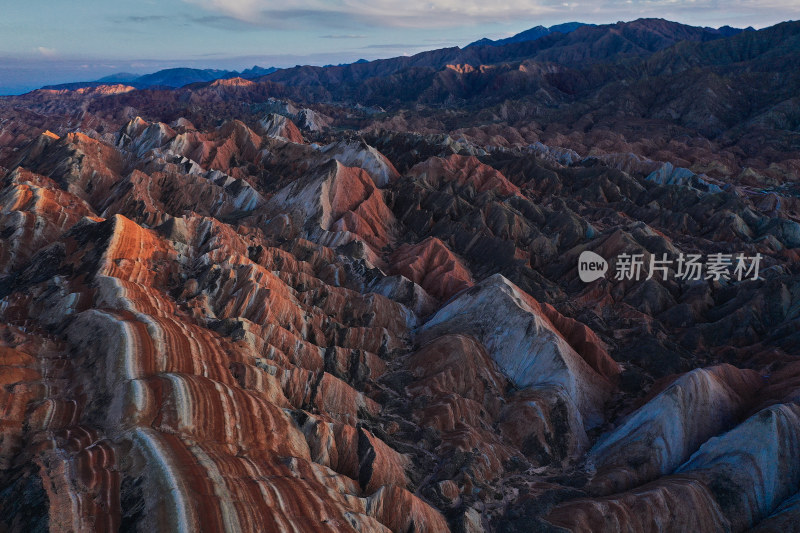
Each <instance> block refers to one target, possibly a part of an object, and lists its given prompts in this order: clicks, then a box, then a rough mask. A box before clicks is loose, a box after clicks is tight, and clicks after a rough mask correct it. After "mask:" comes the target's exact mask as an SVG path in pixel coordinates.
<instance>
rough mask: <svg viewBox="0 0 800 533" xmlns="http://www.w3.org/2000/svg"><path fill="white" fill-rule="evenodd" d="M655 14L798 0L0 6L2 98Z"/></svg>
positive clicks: (785, 15)
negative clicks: (54, 87) (119, 78)
mask: <svg viewBox="0 0 800 533" xmlns="http://www.w3.org/2000/svg"><path fill="white" fill-rule="evenodd" d="M641 17H659V18H666V19H669V20H674V21H677V22H682V23H686V24H692V25H696V26H713V27H719V26H722V25H726V24H727V25H730V26H735V27H747V26H753V27H755V28H764V27H767V26H771V25H773V24H776V23H778V22H781V21H784V20H797V19H800V2H798V0H730V1H726V0H600V1H595V2H588V1H584V0H575V1H573V0H506V1H504V2H503V3H502V5H498V4H497V3H495V2H490V1H487V0H391V1H390V0H372V1H366V0H328V1H322V0H281V1H276V0H114V1H109V0H73V1H71V2H65V1H63V0H55V1H54V0H0V94H18V93H22V92H26V91H29V90H32V89H35V88H38V87H41V86H42V85H47V84H55V83H65V82H71V81H89V80H95V79H98V78H100V77H103V76H107V75H110V74H115V73H119V72H131V73H137V74H145V73H150V72H155V71H157V70H160V69H163V68H172V67H179V66H180V67H196V68H224V69H235V70H240V69H243V68H248V67H251V66H253V65H259V66H262V67H269V66H275V67H290V66H294V65H298V64H302V65H324V64H338V63H349V62H353V61H355V60H357V59H361V58H364V59H369V60H371V59H378V58H382V57H394V56H398V55H404V54H409V55H410V54H415V53H417V52H421V51H423V50H430V49H435V48H443V47H446V46H464V45H465V44H468V43H470V42H472V41H475V40H477V39H479V38H481V37H488V38H491V39H497V38H503V37H508V36H510V35H513V34H515V33H518V32H520V31H523V30H526V29H528V28H531V27H533V26H537V25H540V24H541V25H544V26H550V25H553V24H559V23H562V22H569V21H580V22H591V23H595V24H604V23H613V22H617V21H621V20H624V21H629V20H634V19H637V18H641Z"/></svg>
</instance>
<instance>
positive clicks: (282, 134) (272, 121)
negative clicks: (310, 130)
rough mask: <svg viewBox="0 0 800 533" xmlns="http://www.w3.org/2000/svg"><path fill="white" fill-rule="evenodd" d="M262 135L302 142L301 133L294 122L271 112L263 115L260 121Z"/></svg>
mask: <svg viewBox="0 0 800 533" xmlns="http://www.w3.org/2000/svg"><path fill="white" fill-rule="evenodd" d="M259 124H260V126H261V128H262V130H263V131H264V135H266V136H267V137H271V138H273V139H280V140H283V141H289V142H293V143H298V144H302V143H304V142H305V141H304V140H303V134H302V133H300V130H299V129H297V126H295V125H294V122H292V121H291V120H289V119H288V118H286V117H284V116H282V115H276V114H275V113H272V114H270V115H268V116H267V117H265V118H264V119H263V120H262V121H261V122H260V123H259Z"/></svg>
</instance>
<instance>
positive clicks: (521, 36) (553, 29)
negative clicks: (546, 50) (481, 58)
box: [464, 22, 594, 48]
mask: <svg viewBox="0 0 800 533" xmlns="http://www.w3.org/2000/svg"><path fill="white" fill-rule="evenodd" d="M581 26H594V24H586V23H584V22H565V23H563V24H556V25H555V26H550V27H549V28H546V27H544V26H535V27H533V28H531V29H529V30H525V31H523V32H520V33H518V34H516V35H512V36H511V37H507V38H505V39H497V40H495V41H493V40H491V39H487V38H486V37H484V38H483V39H478V40H477V41H475V42H472V43H469V44H468V45H467V46H465V47H464V48H469V47H471V46H502V45H504V44H511V43H522V42H525V41H535V40H536V39H540V38H542V37H544V36H545V35H549V34H551V33H570V32H572V31H575V30H577V29H578V28H580V27H581Z"/></svg>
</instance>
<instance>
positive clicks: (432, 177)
mask: <svg viewBox="0 0 800 533" xmlns="http://www.w3.org/2000/svg"><path fill="white" fill-rule="evenodd" d="M409 175H410V177H411V178H413V179H418V180H424V181H426V182H428V183H430V184H432V185H434V186H435V185H437V184H438V183H439V182H441V181H452V182H455V183H457V184H458V185H465V186H472V187H474V188H475V190H476V191H477V192H486V191H490V190H491V191H495V192H496V193H497V194H501V195H504V196H510V195H519V194H520V192H519V187H517V186H516V185H514V184H513V183H511V182H510V181H508V180H507V179H506V177H505V176H503V175H502V174H501V173H500V172H498V171H497V170H495V169H493V168H492V167H490V166H488V165H484V164H483V163H481V162H480V161H479V160H478V159H477V158H476V157H473V156H469V157H467V156H461V155H451V156H449V157H447V158H445V159H442V158H439V157H432V158H430V159H428V160H427V161H425V162H424V163H420V164H418V165H416V166H414V167H413V168H412V169H411V170H409Z"/></svg>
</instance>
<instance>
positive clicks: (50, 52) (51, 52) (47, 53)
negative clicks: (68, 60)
mask: <svg viewBox="0 0 800 533" xmlns="http://www.w3.org/2000/svg"><path fill="white" fill-rule="evenodd" d="M36 51H37V52H39V53H40V54H42V55H43V56H44V57H48V58H52V57H56V56H58V53H57V52H56V49H55V48H45V47H44V46H37V47H36Z"/></svg>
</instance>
